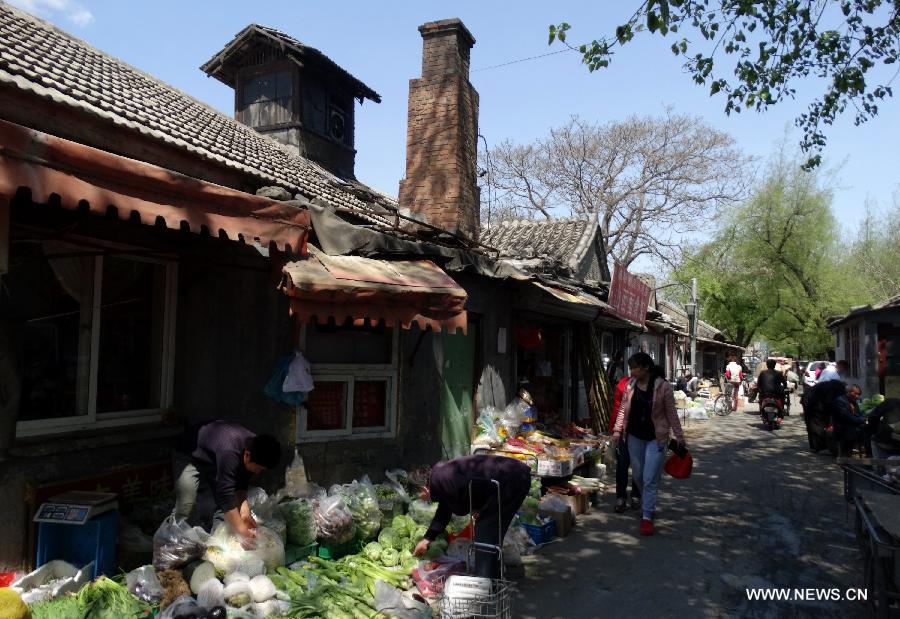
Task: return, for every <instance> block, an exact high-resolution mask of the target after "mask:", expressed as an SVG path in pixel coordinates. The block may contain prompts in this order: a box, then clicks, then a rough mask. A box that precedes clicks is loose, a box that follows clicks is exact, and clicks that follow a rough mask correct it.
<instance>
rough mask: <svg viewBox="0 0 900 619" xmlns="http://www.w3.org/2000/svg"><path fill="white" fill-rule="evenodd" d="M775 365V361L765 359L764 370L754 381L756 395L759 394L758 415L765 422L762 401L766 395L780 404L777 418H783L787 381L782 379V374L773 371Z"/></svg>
mask: <svg viewBox="0 0 900 619" xmlns="http://www.w3.org/2000/svg"><path fill="white" fill-rule="evenodd" d="M775 365H776V362H775V359H766V369H765V370H763V371H762V372H760V373H759V378H757V379H756V389H757V393H759V414H760V416H761V417H762V418H763V421H765V420H766V418H765V412H764V411H763V399H764V398H765V396H767V395H771V396H774V397H776V398H778V400H779V401H780V402H781V412H779V415H778V416H779V417H782V416H783V411H784V398H785V396H786V394H787V381H786V380H785V378H784V374H782V373H781V372H779V371H778V370H776V369H775Z"/></svg>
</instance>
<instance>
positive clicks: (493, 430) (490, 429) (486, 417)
mask: <svg viewBox="0 0 900 619" xmlns="http://www.w3.org/2000/svg"><path fill="white" fill-rule="evenodd" d="M499 417H500V411H498V410H497V409H496V408H494V407H493V406H485V407H484V408H482V409H481V412H480V414H479V415H478V421H477V422H476V426H477V428H478V436H479V437H481V436H485V437H487V439H488V443H489V444H490V443H493V444H500V443H501V442H502V439H501V438H500V432H499V431H498V429H497V424H496V422H495V421H494V420H495V419H497V418H499Z"/></svg>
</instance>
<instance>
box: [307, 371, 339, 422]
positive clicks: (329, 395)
mask: <svg viewBox="0 0 900 619" xmlns="http://www.w3.org/2000/svg"><path fill="white" fill-rule="evenodd" d="M306 409H307V419H308V420H307V423H306V429H307V430H309V431H311V432H315V431H319V430H343V429H344V427H345V426H346V425H347V422H346V414H347V382H346V381H334V380H328V381H316V388H315V389H313V390H312V391H311V392H310V393H309V399H308V400H307V402H306Z"/></svg>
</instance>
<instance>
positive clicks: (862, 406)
mask: <svg viewBox="0 0 900 619" xmlns="http://www.w3.org/2000/svg"><path fill="white" fill-rule="evenodd" d="M882 402H884V396H883V395H881V394H880V393H879V394H877V395H873V396H872V397H871V398H866V399H865V400H863V401H861V402H860V403H859V410H860V412H862V414H864V415H868V414H869V413H871V412H872V410H873V409H874V408H875V407H876V406H878V405H879V404H881V403H882Z"/></svg>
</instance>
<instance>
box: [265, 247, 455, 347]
mask: <svg viewBox="0 0 900 619" xmlns="http://www.w3.org/2000/svg"><path fill="white" fill-rule="evenodd" d="M283 272H284V274H285V281H284V283H283V285H282V290H283V291H284V293H285V294H287V295H288V297H290V304H291V312H292V313H293V314H294V315H295V316H297V317H298V319H299V320H301V321H303V322H307V321H313V320H315V321H318V322H320V323H324V322H327V321H329V320H332V319H333V320H334V321H335V322H336V323H338V324H343V323H344V322H346V321H347V320H353V321H360V320H367V321H371V322H373V323H378V322H384V323H385V324H387V325H388V326H393V325H399V326H401V327H403V328H405V329H408V328H410V326H411V325H412V323H416V324H418V325H419V327H420V328H421V329H425V328H431V329H434V330H435V331H440V330H441V329H446V330H447V331H449V332H451V333H452V332H454V331H456V330H458V329H461V330H462V331H463V332H465V330H466V310H465V305H466V299H467V295H466V291H465V290H463V289H462V288H460V287H459V285H458V284H457V283H456V282H455V281H453V279H451V278H450V277H449V276H448V275H447V274H446V273H444V272H443V271H442V270H441V269H439V268H438V267H437V266H436V265H435V264H434V263H433V262H431V261H430V260H398V261H388V260H375V259H372V258H362V257H359V256H328V255H326V254H324V253H322V252H321V251H319V250H317V249H316V248H315V247H312V246H310V248H309V255H308V256H307V259H306V260H300V261H295V262H289V263H288V264H287V265H285V267H284V269H283Z"/></svg>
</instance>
